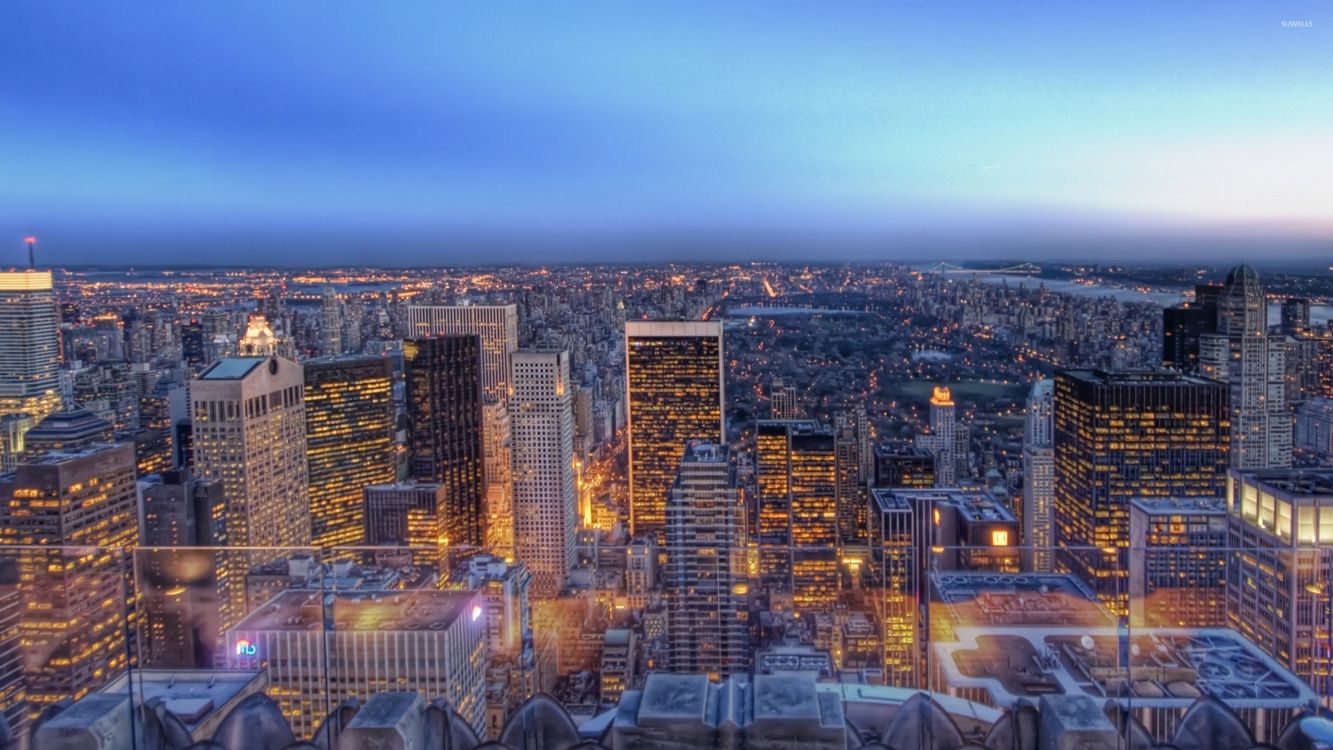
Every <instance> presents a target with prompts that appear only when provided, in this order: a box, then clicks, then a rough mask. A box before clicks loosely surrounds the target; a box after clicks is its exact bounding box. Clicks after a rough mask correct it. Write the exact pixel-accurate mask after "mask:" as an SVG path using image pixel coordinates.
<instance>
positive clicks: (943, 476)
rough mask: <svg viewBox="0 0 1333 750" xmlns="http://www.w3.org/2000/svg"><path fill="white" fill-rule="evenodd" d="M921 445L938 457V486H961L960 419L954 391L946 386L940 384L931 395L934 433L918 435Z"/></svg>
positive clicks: (936, 473)
mask: <svg viewBox="0 0 1333 750" xmlns="http://www.w3.org/2000/svg"><path fill="white" fill-rule="evenodd" d="M917 442H918V444H920V445H921V446H922V447H924V448H926V450H929V451H930V452H931V454H932V455H934V456H935V486H936V487H956V486H957V485H958V422H957V417H956V416H955V414H954V403H953V394H951V393H950V392H949V389H948V388H947V387H945V386H936V387H935V390H934V392H932V393H931V394H930V434H928V435H921V436H919V437H918V438H917Z"/></svg>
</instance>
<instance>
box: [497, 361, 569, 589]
mask: <svg viewBox="0 0 1333 750" xmlns="http://www.w3.org/2000/svg"><path fill="white" fill-rule="evenodd" d="M512 363H513V376H512V381H511V382H512V383H513V398H512V400H511V401H510V407H511V411H512V414H511V420H512V431H513V454H514V464H513V476H514V546H515V553H516V556H517V558H518V561H519V562H521V563H523V564H524V565H526V566H528V569H529V570H531V571H532V575H533V590H534V593H537V594H539V595H542V596H553V595H555V594H557V593H559V591H560V590H561V589H562V588H564V585H565V578H566V576H567V575H568V574H569V569H570V567H571V566H573V564H574V530H575V527H576V526H577V524H578V505H577V503H578V495H577V493H576V489H575V484H574V412H573V408H572V404H571V399H572V397H573V394H572V393H571V392H570V383H569V353H568V352H565V351H556V350H542V351H518V352H515V353H514V355H513V358H512Z"/></svg>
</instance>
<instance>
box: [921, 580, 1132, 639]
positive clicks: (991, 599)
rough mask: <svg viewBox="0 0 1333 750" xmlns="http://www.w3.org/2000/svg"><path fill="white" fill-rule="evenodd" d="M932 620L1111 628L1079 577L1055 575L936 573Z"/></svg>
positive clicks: (1110, 621) (963, 624)
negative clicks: (942, 618) (943, 618)
mask: <svg viewBox="0 0 1333 750" xmlns="http://www.w3.org/2000/svg"><path fill="white" fill-rule="evenodd" d="M930 586H931V618H932V619H933V620H938V619H939V618H941V617H946V618H947V619H948V622H949V624H950V625H951V627H953V628H955V629H956V628H964V627H1008V626H1013V625H1081V626H1085V627H1090V628H1097V627H1111V626H1114V625H1115V619H1114V618H1113V617H1112V616H1111V613H1110V612H1108V611H1107V610H1106V608H1105V607H1103V606H1102V604H1101V603H1100V602H1099V601H1098V599H1097V595H1096V594H1094V593H1093V591H1092V589H1090V588H1088V586H1087V584H1085V583H1083V582H1082V581H1080V580H1079V579H1078V578H1076V577H1074V576H1071V575H1066V574H1060V573H1012V574H1010V573H993V572H988V571H968V570H950V571H936V572H934V573H932V574H931V576H930Z"/></svg>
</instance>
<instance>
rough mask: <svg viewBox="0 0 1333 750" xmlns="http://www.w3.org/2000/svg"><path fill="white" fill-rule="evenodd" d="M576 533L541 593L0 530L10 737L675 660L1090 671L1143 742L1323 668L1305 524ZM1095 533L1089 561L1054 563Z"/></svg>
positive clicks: (371, 558)
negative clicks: (1144, 736)
mask: <svg viewBox="0 0 1333 750" xmlns="http://www.w3.org/2000/svg"><path fill="white" fill-rule="evenodd" d="M584 541H585V543H583V544H580V545H579V547H578V548H577V552H576V564H575V566H574V568H573V570H571V572H570V575H569V577H568V584H567V587H566V588H565V590H564V591H562V592H561V594H560V595H558V596H554V597H550V596H546V597H543V596H538V595H537V594H536V593H535V591H534V590H533V588H532V576H531V574H530V573H529V572H528V571H527V570H526V569H525V567H524V566H523V565H521V564H519V563H515V562H514V561H512V560H510V561H507V560H504V559H501V558H498V557H495V556H492V555H489V554H486V553H485V551H483V550H480V549H476V548H466V547H449V548H421V547H415V548H408V547H388V546H381V547H365V548H358V547H345V548H334V549H324V550H321V549H313V548H286V549H272V548H265V549H236V548H205V547H191V548H147V547H142V548H138V549H135V550H132V551H122V550H106V549H97V548H60V547H26V548H9V549H0V710H2V711H3V715H4V717H5V721H6V722H7V725H8V726H9V728H10V730H11V732H12V733H13V734H15V735H17V736H26V735H27V734H28V733H29V731H30V730H31V728H32V727H33V726H34V724H36V723H38V722H40V721H50V720H51V717H54V716H56V715H58V712H59V711H60V709H61V708H62V707H63V706H67V705H68V704H69V703H71V702H77V701H81V700H84V699H86V698H88V696H92V695H97V694H109V695H119V696H122V697H124V696H128V697H129V698H131V699H132V702H133V703H135V704H136V705H150V704H151V705H157V706H162V707H164V710H166V711H168V712H170V714H171V715H172V716H173V717H175V719H173V720H179V722H180V724H181V727H183V730H184V731H185V732H187V733H188V734H189V735H190V737H191V738H192V739H193V741H203V740H207V739H211V738H212V737H213V736H214V734H215V733H216V732H217V731H219V727H220V726H221V724H222V723H223V722H224V721H225V720H226V718H227V717H228V716H229V715H231V714H232V713H233V712H234V711H235V710H236V707H237V706H239V705H241V704H243V703H244V702H245V701H247V700H248V699H250V698H251V696H265V698H266V700H271V701H272V703H273V704H274V706H276V710H277V711H278V712H280V715H281V716H282V718H283V721H284V722H285V724H286V725H287V726H288V727H289V728H290V731H291V734H292V737H293V741H295V740H299V739H309V738H318V737H321V736H322V737H324V738H326V739H329V738H332V737H333V736H334V735H336V734H337V733H338V732H340V731H341V730H342V729H343V725H344V724H345V723H346V722H347V721H349V720H350V718H351V717H352V716H354V715H355V714H356V713H357V711H356V707H357V706H361V705H365V704H366V703H367V702H368V701H370V700H372V699H373V698H374V697H375V696H377V695H380V694H387V693H411V694H418V695H420V696H422V699H423V700H424V701H426V702H427V703H429V702H430V701H435V700H438V701H441V702H442V703H441V704H442V705H446V706H448V708H449V711H450V712H451V716H455V717H457V719H456V720H457V721H458V722H462V723H463V724H465V725H466V726H467V727H468V730H469V731H471V732H474V733H475V734H476V735H477V736H478V737H479V738H484V737H490V738H498V737H500V736H501V734H502V733H503V732H504V731H505V727H506V726H507V725H509V724H510V722H511V720H516V719H515V717H516V716H518V715H519V714H520V713H521V711H522V710H523V707H524V706H525V705H527V704H528V702H529V701H530V700H531V699H532V698H533V697H534V696H536V695H538V694H543V693H544V694H547V695H549V696H551V700H552V701H553V702H554V704H555V705H558V706H559V707H560V710H561V711H562V712H564V713H565V714H567V715H568V717H569V720H570V722H572V725H573V726H576V727H578V726H589V727H591V726H593V725H594V724H595V722H596V721H598V720H602V721H605V719H599V717H605V716H607V712H608V711H611V710H614V709H615V707H616V705H617V703H618V702H620V700H621V698H622V697H623V696H624V695H626V694H632V695H639V694H640V693H641V691H642V690H644V689H645V685H646V676H647V675H649V674H653V673H666V672H683V671H688V672H698V673H703V674H706V675H708V676H709V677H711V678H712V679H713V680H715V681H716V680H721V679H724V678H726V677H727V676H729V675H736V676H738V679H744V680H752V679H755V678H756V677H758V676H765V677H774V676H776V677H791V678H792V679H796V676H798V675H804V676H810V677H811V679H814V680H816V681H818V682H819V683H820V684H822V685H825V686H828V687H827V688H820V689H821V690H823V689H833V687H834V686H838V685H841V686H844V687H843V688H840V690H841V691H842V692H840V693H839V694H840V695H842V700H843V702H844V703H847V702H848V701H850V700H851V698H850V697H849V696H850V695H852V692H850V691H854V692H855V693H856V695H859V696H861V698H859V699H858V701H860V702H859V703H858V702H855V701H853V703H855V706H852V704H850V703H849V704H848V705H849V706H850V707H849V708H848V711H849V715H851V713H855V714H856V715H858V716H860V717H861V719H860V720H861V723H862V724H863V725H864V727H863V729H865V731H866V732H867V734H868V735H869V734H873V733H874V731H882V730H883V729H885V728H886V727H887V721H888V719H889V718H891V715H892V712H891V710H890V708H891V707H892V706H896V705H900V704H901V703H902V702H903V701H904V700H905V699H906V698H907V697H910V695H912V694H915V693H916V692H918V691H924V692H926V693H929V694H931V695H933V696H934V697H935V700H936V701H937V702H940V705H943V706H945V707H946V708H948V709H949V711H950V712H951V715H954V714H957V716H955V718H954V719H952V720H953V721H955V722H960V721H962V720H961V719H960V718H958V716H964V715H966V716H970V717H972V718H971V719H970V721H972V722H973V725H972V726H971V728H970V729H968V730H967V731H969V732H972V734H977V735H980V734H984V731H983V730H985V729H986V727H987V724H988V722H989V723H994V722H995V721H999V717H1000V716H1001V715H1003V714H1004V713H1005V712H1007V711H1013V710H1015V709H1016V708H1017V707H1019V706H1023V705H1032V706H1038V705H1040V704H1041V702H1042V700H1043V699H1048V700H1049V699H1055V698H1060V699H1062V700H1063V699H1075V698H1077V699H1083V698H1086V699H1087V700H1088V701H1091V702H1092V703H1091V704H1090V705H1095V706H1096V707H1097V710H1098V711H1106V710H1107V707H1108V706H1110V707H1113V710H1111V713H1110V714H1108V716H1109V715H1114V716H1117V717H1120V718H1119V720H1121V721H1128V719H1129V718H1132V719H1133V720H1134V721H1135V722H1136V723H1135V724H1134V725H1133V726H1134V727H1136V729H1135V731H1137V728H1141V729H1143V730H1144V731H1146V732H1148V733H1149V734H1150V735H1151V736H1152V737H1153V739H1154V741H1156V742H1159V743H1162V742H1169V741H1170V740H1171V739H1172V738H1173V737H1174V736H1175V733H1177V732H1178V731H1180V726H1181V722H1182V721H1183V720H1184V717H1185V716H1186V715H1187V713H1188V712H1189V711H1190V710H1191V708H1192V707H1193V706H1194V705H1195V704H1196V703H1197V702H1199V701H1200V700H1201V699H1205V698H1215V699H1217V700H1219V701H1221V702H1222V703H1223V704H1224V705H1225V706H1227V707H1228V708H1229V710H1231V711H1233V712H1234V713H1235V715H1236V716H1237V717H1239V720H1240V721H1242V722H1243V723H1244V724H1245V726H1247V727H1248V728H1249V730H1248V731H1250V732H1252V733H1253V736H1254V739H1255V740H1256V741H1263V742H1270V743H1271V742H1273V741H1274V740H1275V739H1276V737H1277V735H1276V733H1278V732H1280V731H1282V729H1283V728H1284V727H1286V726H1287V725H1288V723H1289V722H1291V721H1292V720H1294V719H1296V718H1298V717H1300V716H1303V715H1304V713H1305V712H1307V711H1308V710H1309V709H1310V708H1311V707H1313V706H1315V705H1317V704H1321V703H1323V704H1328V702H1329V700H1328V698H1329V695H1330V686H1333V683H1330V680H1329V657H1330V655H1333V641H1331V640H1330V637H1333V636H1331V634H1330V628H1329V623H1330V622H1333V617H1331V616H1333V604H1330V598H1329V595H1328V589H1327V588H1326V582H1327V581H1328V580H1330V577H1329V576H1328V572H1327V571H1328V569H1329V568H1328V563H1329V557H1328V556H1327V554H1326V552H1325V551H1323V550H1320V549H1316V548H1310V549H1296V550H1289V551H1287V552H1284V553H1281V554H1277V553H1274V552H1272V551H1263V550H1259V549H1253V548H1250V549H1233V548H1227V547H1171V548H1161V547H1154V548H1138V549H1128V548H1120V549H1115V550H1101V549H1098V550H1091V549H1086V550H1076V549H1070V548H1058V549H1030V548H1024V547H1022V546H1019V545H1015V544H1008V543H1005V544H999V543H997V544H992V545H986V546H965V547H964V546H960V547H929V546H924V547H922V546H917V545H912V544H899V543H891V542H895V540H892V539H888V540H884V539H881V540H877V541H876V542H875V543H871V544H867V545H863V546H859V547H846V548H841V549H835V550H828V549H827V548H821V549H819V550H816V549H814V548H801V549H797V548H791V547H787V548H785V549H776V548H773V549H761V548H759V547H758V546H747V547H746V549H745V551H744V553H743V554H737V555H727V556H722V555H715V556H711V557H710V556H709V555H708V554H705V553H704V552H706V551H707V550H706V545H705V546H704V547H705V549H704V552H701V551H700V550H701V547H700V545H698V544H697V542H698V540H693V542H692V544H691V546H690V547H689V549H688V552H689V555H688V557H687V556H686V555H685V553H683V552H680V551H677V550H673V549H672V548H670V547H667V546H658V545H657V544H655V543H650V542H632V543H605V541H604V540H602V539H597V538H595V535H594V537H590V538H589V539H586V540H584ZM996 541H997V542H998V541H1006V542H1007V541H1009V540H996ZM816 552H818V553H819V554H816ZM673 553H674V554H676V556H677V557H676V560H675V563H674V565H673V562H672V557H673ZM685 559H688V561H689V564H688V565H684V564H683V563H682V560H685ZM1093 559H1096V560H1103V561H1110V562H1111V563H1112V564H1111V565H1110V566H1109V567H1103V568H1097V569H1096V571H1095V575H1093V576H1087V577H1085V576H1080V575H1076V574H1074V573H1071V572H1069V571H1070V570H1071V569H1075V568H1077V567H1078V566H1079V565H1081V564H1085V563H1086V561H1087V560H1093ZM722 561H725V563H724V562H722ZM1043 561H1044V562H1045V563H1046V564H1048V565H1049V569H1047V570H1044V571H1043V570H1037V569H1034V568H1035V564H1036V563H1040V562H1043ZM825 563H829V564H825ZM673 625H674V626H675V627H674V630H673ZM673 641H675V642H676V643H675V644H674V646H673ZM680 641H685V642H688V643H689V644H690V648H691V650H692V653H691V659H690V660H689V661H688V662H682V661H681V660H680V657H679V654H680V653H681V649H680V648H679V642H680ZM681 664H688V667H686V668H681V666H680V665H681ZM801 679H804V677H802V678H801ZM847 686H854V687H847ZM635 700H636V701H637V700H639V698H635ZM885 711H888V713H885ZM43 717H46V718H45V719H44V718H43ZM530 718H531V717H530V712H529V719H528V720H530ZM1108 720H1110V719H1108ZM1128 726H1129V725H1125V726H1121V727H1119V729H1118V730H1117V731H1129V729H1127V728H1126V727H1128ZM872 727H873V728H875V729H874V730H873V731H872V730H871V729H870V728H872ZM588 731H592V730H591V729H590V730H588ZM965 734H966V732H965ZM330 746H333V745H330Z"/></svg>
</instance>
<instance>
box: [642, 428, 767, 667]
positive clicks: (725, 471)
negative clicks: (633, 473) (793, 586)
mask: <svg viewBox="0 0 1333 750" xmlns="http://www.w3.org/2000/svg"><path fill="white" fill-rule="evenodd" d="M666 521H667V526H666V558H667V562H666V571H665V574H664V577H663V584H664V585H663V590H664V593H665V595H666V599H667V606H668V608H669V611H668V615H667V616H668V620H667V636H668V639H669V664H670V667H671V671H673V672H703V673H707V674H709V675H712V676H725V675H729V674H733V673H737V672H741V673H743V672H745V671H746V668H747V666H748V664H749V639H748V624H747V622H746V618H747V609H746V593H747V590H746V584H745V530H744V509H743V508H742V506H741V500H740V497H739V494H738V492H737V489H736V477H735V473H734V472H733V470H732V468H731V465H730V461H729V455H728V452H727V449H726V447H725V446H720V445H716V444H714V443H702V442H695V443H691V444H690V445H689V446H687V447H686V448H685V452H684V455H683V456H682V458H681V462H680V470H679V471H678V472H677V476H676V481H675V482H674V483H673V484H672V486H671V495H670V498H669V499H668V500H667V506H666Z"/></svg>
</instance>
